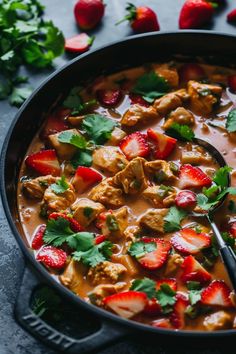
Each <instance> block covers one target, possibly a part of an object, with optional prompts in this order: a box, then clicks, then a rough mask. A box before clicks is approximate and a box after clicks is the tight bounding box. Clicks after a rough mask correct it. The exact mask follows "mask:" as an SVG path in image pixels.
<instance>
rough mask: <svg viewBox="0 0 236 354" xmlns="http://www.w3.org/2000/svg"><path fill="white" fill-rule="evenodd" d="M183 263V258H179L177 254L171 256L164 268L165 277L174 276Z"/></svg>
mask: <svg viewBox="0 0 236 354" xmlns="http://www.w3.org/2000/svg"><path fill="white" fill-rule="evenodd" d="M183 261H184V259H183V257H181V256H180V255H179V254H178V253H174V254H171V255H170V256H169V258H168V260H167V264H166V267H165V273H164V275H165V277H169V276H172V275H175V273H176V272H177V271H178V270H179V268H180V266H181V264H182V263H183Z"/></svg>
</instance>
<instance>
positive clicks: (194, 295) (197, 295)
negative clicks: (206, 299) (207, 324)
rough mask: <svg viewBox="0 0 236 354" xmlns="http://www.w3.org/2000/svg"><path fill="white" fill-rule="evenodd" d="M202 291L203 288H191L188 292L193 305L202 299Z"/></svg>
mask: <svg viewBox="0 0 236 354" xmlns="http://www.w3.org/2000/svg"><path fill="white" fill-rule="evenodd" d="M201 292H202V290H191V291H189V293H188V297H189V302H190V304H191V305H195V304H196V303H197V302H199V301H200V300H201Z"/></svg>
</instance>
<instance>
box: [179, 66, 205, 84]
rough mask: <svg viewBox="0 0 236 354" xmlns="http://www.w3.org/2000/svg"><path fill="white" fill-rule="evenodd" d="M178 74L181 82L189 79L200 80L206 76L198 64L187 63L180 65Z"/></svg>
mask: <svg viewBox="0 0 236 354" xmlns="http://www.w3.org/2000/svg"><path fill="white" fill-rule="evenodd" d="M179 76H180V81H181V82H188V81H190V80H195V81H200V80H202V79H203V78H204V77H206V73H205V70H204V69H203V68H202V67H201V66H200V65H198V64H192V63H188V64H184V65H183V66H181V68H180V69H179Z"/></svg>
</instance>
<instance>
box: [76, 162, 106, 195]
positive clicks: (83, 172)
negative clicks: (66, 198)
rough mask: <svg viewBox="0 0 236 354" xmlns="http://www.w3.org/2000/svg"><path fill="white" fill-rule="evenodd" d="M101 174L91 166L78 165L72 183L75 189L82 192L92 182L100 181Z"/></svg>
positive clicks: (92, 183)
mask: <svg viewBox="0 0 236 354" xmlns="http://www.w3.org/2000/svg"><path fill="white" fill-rule="evenodd" d="M101 180H102V175H101V174H100V173H98V172H97V171H95V170H94V169H92V168H89V167H84V166H79V167H78V168H77V169H76V172H75V175H74V178H73V181H72V184H73V186H74V187H75V189H76V191H77V192H79V193H83V192H84V191H85V190H86V189H88V188H89V187H91V186H93V185H94V184H96V183H98V182H101Z"/></svg>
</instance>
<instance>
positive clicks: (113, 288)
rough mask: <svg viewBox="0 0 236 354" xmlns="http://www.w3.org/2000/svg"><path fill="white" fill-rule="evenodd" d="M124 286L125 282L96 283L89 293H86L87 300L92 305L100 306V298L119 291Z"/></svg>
mask: <svg viewBox="0 0 236 354" xmlns="http://www.w3.org/2000/svg"><path fill="white" fill-rule="evenodd" d="M125 286H126V283H125V282H119V283H116V284H101V285H97V286H96V287H95V288H94V289H93V290H92V291H91V292H90V293H88V297H89V300H90V302H91V303H92V304H94V305H97V306H102V300H103V299H104V297H107V296H109V295H113V294H117V293H119V292H120V291H121V290H122V289H124V287H125Z"/></svg>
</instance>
